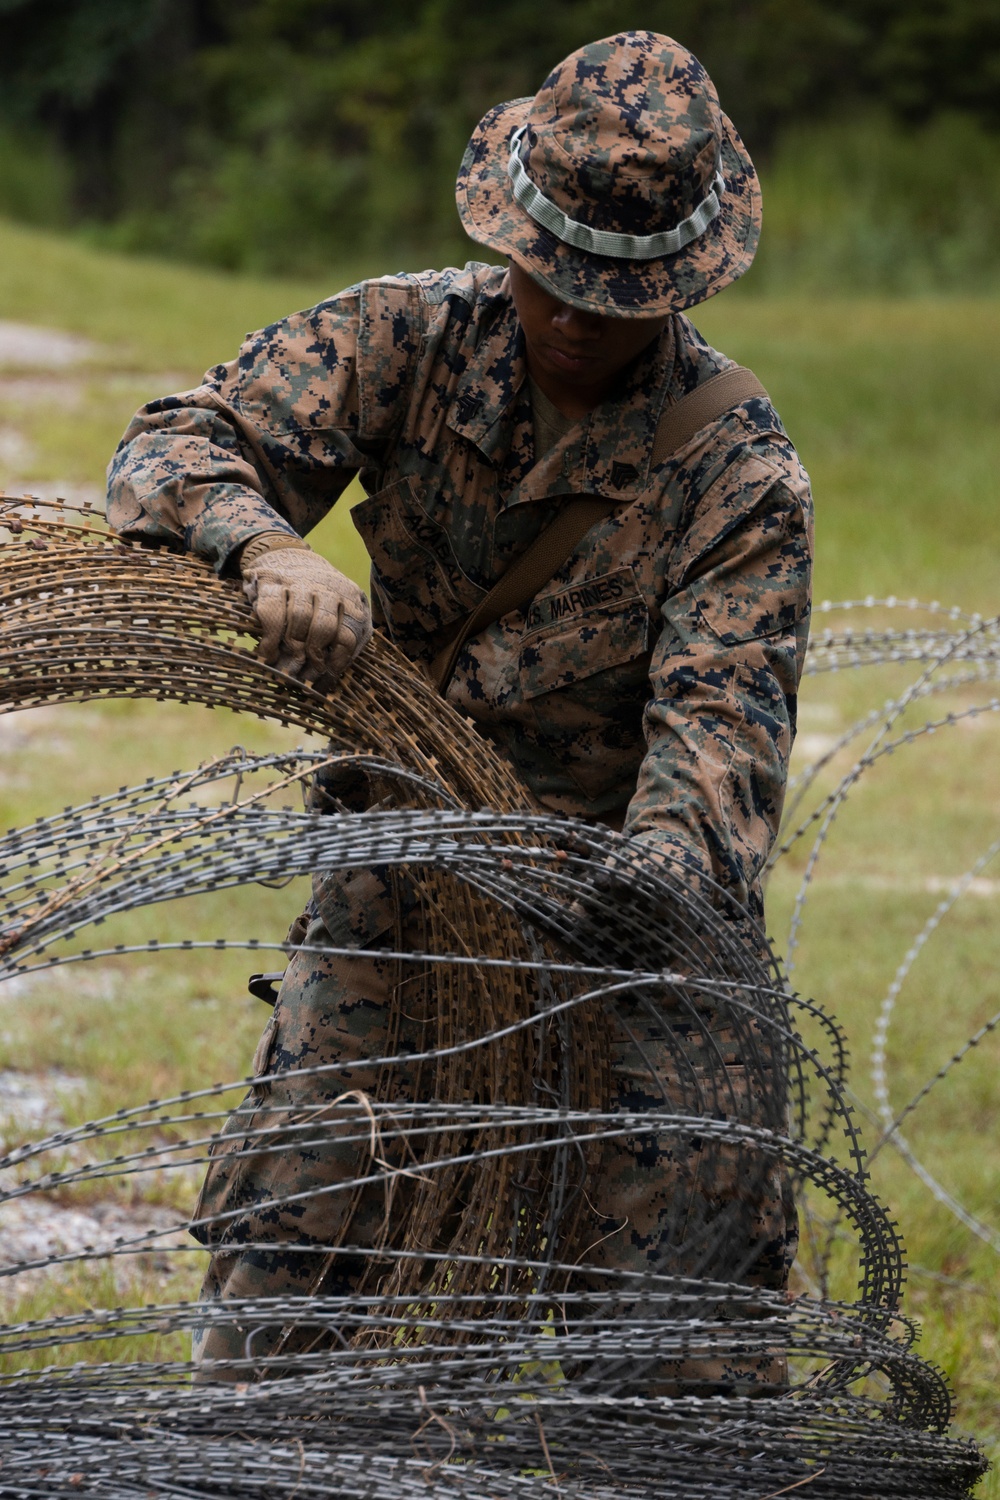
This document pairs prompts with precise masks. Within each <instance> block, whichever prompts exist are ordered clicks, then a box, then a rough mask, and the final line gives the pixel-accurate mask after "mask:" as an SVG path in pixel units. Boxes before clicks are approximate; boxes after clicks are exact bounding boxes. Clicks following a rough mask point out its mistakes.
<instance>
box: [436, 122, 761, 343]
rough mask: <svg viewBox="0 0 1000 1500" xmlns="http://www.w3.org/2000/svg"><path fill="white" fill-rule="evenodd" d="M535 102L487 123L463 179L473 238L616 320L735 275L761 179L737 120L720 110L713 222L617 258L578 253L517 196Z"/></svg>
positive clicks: (702, 291)
mask: <svg viewBox="0 0 1000 1500" xmlns="http://www.w3.org/2000/svg"><path fill="white" fill-rule="evenodd" d="M533 103H534V101H533V100H532V99H512V100H509V101H508V102H507V103H505V104H498V105H497V106H496V107H495V108H494V109H491V110H490V112H489V113H488V114H487V115H485V116H484V117H483V119H482V120H480V122H479V124H478V126H477V127H476V129H475V131H474V132H473V135H472V139H471V140H470V141H469V145H468V147H467V149H466V152H465V156H464V158H463V160H462V166H461V169H460V171H459V174H458V183H457V185H456V199H457V202H458V212H459V216H460V218H461V220H462V225H463V227H464V229H465V232H466V234H468V235H469V237H470V239H473V240H475V241H476V242H477V243H478V244H480V245H487V246H489V248H490V249H491V250H499V251H500V252H501V253H502V254H504V255H509V256H513V257H514V258H515V259H516V260H517V261H519V262H520V264H521V265H522V266H523V267H524V269H525V270H526V271H527V272H528V273H529V275H531V276H533V277H534V278H535V280H536V281H538V282H540V283H541V285H542V286H544V287H545V288H546V290H547V291H550V292H551V293H552V295H553V296H554V297H558V298H559V300H560V301H561V302H568V303H569V304H570V306H571V307H580V308H584V309H585V310H587V311H589V312H599V313H603V314H605V315H606V316H609V317H618V318H651V317H656V316H657V315H658V314H661V313H671V312H683V311H684V309H685V308H687V307H693V306H694V305H695V304H696V303H698V302H704V301H705V299H706V298H708V297H711V296H714V294H715V293H716V292H719V291H721V290H722V288H723V287H725V286H728V285H729V284H730V282H732V281H736V280H737V279H738V278H739V277H740V276H742V275H743V273H744V271H746V270H747V268H748V267H749V265H750V262H751V261H752V260H753V258H754V255H755V253H756V250H757V244H758V241H759V239H760V217H761V204H760V183H759V182H758V180H757V173H756V172H755V171H754V165H753V162H752V161H751V160H750V157H749V155H748V153H747V150H746V147H745V146H744V145H743V142H742V141H741V140H740V137H739V135H738V133H737V131H736V129H735V127H734V126H733V124H732V122H731V121H730V120H729V119H728V118H727V117H726V116H725V115H723V116H722V124H723V138H722V163H721V165H722V174H723V177H724V178H725V182H726V191H725V194H724V196H723V198H722V209H721V212H720V213H719V214H718V216H717V217H716V218H715V219H713V220H712V222H711V224H709V226H708V228H707V229H706V230H705V231H704V232H703V233H702V234H701V235H699V236H698V238H697V239H696V240H692V241H691V243H690V244H689V245H685V246H684V248H683V249H681V250H678V251H677V252H676V253H675V254H673V255H666V256H662V257H660V258H658V259H656V260H620V259H618V258H617V257H612V256H606V255H595V254H591V253H588V252H586V251H583V250H577V249H575V248H574V247H573V246H572V245H566V244H564V243H563V241H562V240H560V239H557V238H556V236H555V235H554V234H552V233H551V232H550V231H549V230H547V229H543V227H542V226H541V225H540V224H536V222H535V220H534V219H532V218H531V217H530V215H528V214H527V213H525V211H524V209H523V208H521V207H520V205H519V204H517V203H515V201H514V198H513V194H512V192H511V182H510V178H509V177H508V175H507V162H508V159H509V156H510V138H511V136H512V135H513V133H514V131H515V130H517V129H518V128H519V127H520V126H521V125H523V124H525V122H526V121H527V119H528V116H529V114H530V112H531V107H532V104H533Z"/></svg>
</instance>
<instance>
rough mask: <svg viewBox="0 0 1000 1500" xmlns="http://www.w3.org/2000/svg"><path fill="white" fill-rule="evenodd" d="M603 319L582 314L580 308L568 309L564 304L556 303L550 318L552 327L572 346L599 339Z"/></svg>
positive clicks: (593, 315) (596, 314)
mask: <svg viewBox="0 0 1000 1500" xmlns="http://www.w3.org/2000/svg"><path fill="white" fill-rule="evenodd" d="M603 323H604V319H603V318H602V317H601V316H600V314H599V313H591V312H584V310H583V309H582V308H580V307H570V306H569V304H568V303H566V302H560V303H558V305H557V307H556V310H555V312H554V313H553V316H552V326H553V328H555V329H557V330H558V331H559V333H560V334H561V335H562V337H563V338H564V339H567V340H568V341H569V342H570V343H573V344H591V343H594V342H596V341H597V340H598V339H599V338H600V337H601V332H602V325H603Z"/></svg>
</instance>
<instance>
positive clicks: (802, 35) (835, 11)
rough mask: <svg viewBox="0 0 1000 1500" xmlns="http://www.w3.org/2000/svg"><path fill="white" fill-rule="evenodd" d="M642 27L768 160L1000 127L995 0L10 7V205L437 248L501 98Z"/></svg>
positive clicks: (269, 1) (382, 247)
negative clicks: (793, 149) (860, 141)
mask: <svg viewBox="0 0 1000 1500" xmlns="http://www.w3.org/2000/svg"><path fill="white" fill-rule="evenodd" d="M626 28H648V29H653V30H657V31H662V32H666V33H667V34H669V35H672V36H675V37H677V38H678V39H679V40H681V41H682V42H684V44H685V45H687V46H689V47H690V48H691V49H692V50H693V51H695V52H696V53H697V55H698V56H699V57H700V58H701V60H702V62H704V64H705V65H706V67H707V68H708V69H709V72H710V73H711V74H712V77H713V79H714V80H715V82H716V84H717V86H718V89H719V93H720V96H721V98H722V102H723V106H724V108H725V109H726V111H727V113H728V114H729V115H730V116H731V117H732V118H733V119H734V120H735V121H736V123H737V125H738V127H739V129H740V131H741V133H742V134H743V136H744V138H745V139H746V141H747V143H748V145H749V146H750V149H751V152H752V153H753V154H754V156H755V159H760V160H761V161H762V162H764V163H766V162H767V161H768V160H769V159H771V158H772V157H773V156H774V155H775V154H776V153H779V152H780V150H781V147H782V142H783V141H784V140H785V139H786V138H787V136H788V134H789V132H791V131H794V130H798V129H800V128H801V126H802V124H803V122H811V123H817V122H839V123H840V124H843V123H844V122H850V121H852V120H854V121H856V120H858V119H869V118H870V119H872V120H876V121H877V120H888V121H890V122H894V125H893V128H894V129H896V130H897V131H902V132H903V133H905V132H907V131H909V132H919V131H921V130H926V129H927V128H928V127H929V126H931V125H933V122H934V121H935V120H937V119H938V118H940V117H943V116H947V117H949V118H954V117H955V116H961V117H962V118H964V119H967V120H968V121H971V122H973V123H974V124H975V127H976V129H977V130H980V131H988V132H992V131H993V130H996V129H997V128H998V127H1000V6H998V5H997V4H996V0H546V3H545V4H544V5H540V4H539V3H538V0H492V3H491V4H490V5H489V6H488V7H473V6H471V5H470V4H469V3H468V0H377V3H372V0H0V132H2V139H0V146H2V155H3V157H4V158H5V159H6V166H4V165H2V164H0V211H3V210H6V211H7V212H12V213H15V214H18V213H19V214H21V216H23V217H27V218H35V219H36V220H38V221H41V222H50V223H58V224H63V225H67V226H69V225H73V224H81V223H83V224H89V225H91V226H105V229H106V231H107V233H108V234H110V235H111V236H112V238H113V239H115V242H117V243H119V244H121V245H123V246H125V247H128V248H136V249H144V250H153V251H158V252H165V253H169V254H180V255H185V256H188V257H190V258H193V259H197V260H202V261H207V262H210V263H214V264H218V265H223V266H230V267H233V268H237V269H257V270H286V269H314V268H315V267H316V266H318V265H322V264H325V263H328V262H329V260H330V258H331V256H334V257H335V256H337V255H338V254H339V255H343V254H344V253H345V252H348V251H351V252H355V253H356V252H358V251H380V252H382V253H386V252H389V251H392V250H394V249H396V248H398V250H399V253H400V255H401V256H402V255H404V254H410V253H412V252H414V251H417V250H420V249H421V248H423V247H428V248H430V247H434V248H437V247H439V246H441V245H442V244H445V243H448V242H449V241H451V242H455V240H456V229H455V214H454V206H453V184H454V177H455V171H456V168H457V165H458V161H459V159H460V157H461V153H462V149H463V146H464V144H465V141H466V139H467V138H468V135H469V132H470V130H471V129H472V127H473V126H474V124H475V122H476V121H477V119H478V118H479V117H480V116H481V115H482V113H483V112H484V111H485V110H486V109H487V108H488V107H489V106H490V105H491V104H493V103H495V102H497V101H498V100H500V99H507V98H514V97H518V96H522V95H528V94H533V93H534V92H535V91H536V89H537V88H538V86H539V85H540V83H541V81H542V79H543V78H544V76H545V75H546V73H547V72H548V71H549V69H550V68H551V67H552V66H553V65H554V64H555V63H556V62H558V60H559V59H560V58H561V57H562V56H564V55H565V54H566V53H568V52H569V51H571V50H572V49H573V48H575V47H577V46H579V45H580V44H581V43H583V42H585V41H589V40H593V39H594V38H596V37H599V36H604V35H609V34H611V33H613V32H615V31H618V30H622V29H626ZM873 128H878V127H877V126H876V127H873ZM956 166H957V167H960V164H956Z"/></svg>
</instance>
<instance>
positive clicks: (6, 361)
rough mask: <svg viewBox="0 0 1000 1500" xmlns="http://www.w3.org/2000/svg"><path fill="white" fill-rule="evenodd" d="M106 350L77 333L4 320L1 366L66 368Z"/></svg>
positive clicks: (0, 322)
mask: <svg viewBox="0 0 1000 1500" xmlns="http://www.w3.org/2000/svg"><path fill="white" fill-rule="evenodd" d="M102 352H103V351H102V349H101V346H100V345H99V344H94V343H91V341H90V340H89V339H82V338H79V337H78V336H77V335H76V334H73V333H63V332H61V331H60V330H59V329H56V328H38V327H36V326H35V324H33V323H9V322H6V321H3V320H0V368H6V369H17V370H65V369H68V368H70V367H71V366H73V365H79V364H83V362H84V361H85V360H88V359H94V358H95V357H96V356H97V355H99V354H101V353H102Z"/></svg>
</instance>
